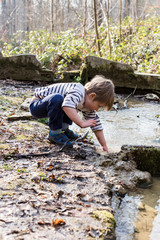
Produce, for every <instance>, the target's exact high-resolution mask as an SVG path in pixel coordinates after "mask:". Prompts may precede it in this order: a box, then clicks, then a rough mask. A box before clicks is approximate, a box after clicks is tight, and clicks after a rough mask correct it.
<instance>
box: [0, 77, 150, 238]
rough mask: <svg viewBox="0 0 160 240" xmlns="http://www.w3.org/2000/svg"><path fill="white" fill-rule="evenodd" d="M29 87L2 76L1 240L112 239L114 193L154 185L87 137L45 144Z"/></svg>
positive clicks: (145, 174)
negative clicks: (69, 144)
mask: <svg viewBox="0 0 160 240" xmlns="http://www.w3.org/2000/svg"><path fill="white" fill-rule="evenodd" d="M41 84H44V83H38V85H39V86H40V85H41ZM34 88H35V84H33V83H26V82H25V83H24V82H20V81H19V82H15V81H10V80H7V81H3V80H1V81H0V139H1V141H0V239H2V240H12V239H13V240H14V239H16V240H22V239H24V240H27V239H29V240H30V239H37V240H40V239H42V240H43V239H44V240H45V239H47V240H53V239H56V240H63V239H67V240H70V239H77V240H78V239H80V240H85V239H88V240H89V239H90V240H91V239H115V226H116V221H115V218H114V211H113V209H112V207H111V206H112V198H113V196H114V197H115V196H116V198H118V201H119V202H120V201H121V199H122V198H123V197H124V196H125V194H126V193H127V191H128V190H132V191H133V190H135V189H136V186H137V183H138V182H141V183H145V184H151V176H150V174H149V173H148V172H142V171H140V170H138V169H136V164H135V162H134V161H132V159H128V158H127V156H129V155H128V154H127V155H126V154H125V152H124V151H123V150H122V151H121V152H119V153H110V154H106V153H103V152H101V151H100V150H99V149H97V147H95V146H94V144H93V143H91V141H90V140H89V139H86V141H79V142H74V145H73V148H69V149H68V148H66V147H64V149H63V150H61V147H59V146H57V145H54V144H52V143H50V142H49V140H48V131H49V128H48V125H47V124H44V123H42V122H41V121H37V120H36V119H33V118H32V116H31V115H30V113H29V110H28V103H29V102H28V101H29V100H28V99H30V98H31V97H32V95H33V91H34Z"/></svg>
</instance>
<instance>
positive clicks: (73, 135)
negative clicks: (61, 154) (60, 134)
mask: <svg viewBox="0 0 160 240" xmlns="http://www.w3.org/2000/svg"><path fill="white" fill-rule="evenodd" d="M64 133H65V135H66V136H67V137H68V138H69V139H77V138H78V137H79V136H78V134H76V133H74V132H73V131H72V130H70V129H69V128H67V129H65V130H64Z"/></svg>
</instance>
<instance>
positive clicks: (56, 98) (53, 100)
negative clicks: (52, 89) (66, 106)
mask: <svg viewBox="0 0 160 240" xmlns="http://www.w3.org/2000/svg"><path fill="white" fill-rule="evenodd" d="M63 100H64V97H63V96H62V95H60V94H56V95H54V96H53V97H52V98H51V100H50V101H51V103H53V104H55V103H56V104H58V105H62V102H63Z"/></svg>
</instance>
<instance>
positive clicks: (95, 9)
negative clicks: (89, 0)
mask: <svg viewBox="0 0 160 240" xmlns="http://www.w3.org/2000/svg"><path fill="white" fill-rule="evenodd" d="M93 7H94V27H95V33H96V43H97V50H98V54H99V56H100V57H101V49H100V42H99V35H98V26H97V5H96V0H93Z"/></svg>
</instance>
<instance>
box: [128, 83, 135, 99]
mask: <svg viewBox="0 0 160 240" xmlns="http://www.w3.org/2000/svg"><path fill="white" fill-rule="evenodd" d="M136 89H137V85H136V86H135V88H134V91H133V92H132V93H130V94H129V95H128V96H127V97H126V98H125V100H126V99H128V98H129V97H130V96H132V95H134V94H135V91H136Z"/></svg>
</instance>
